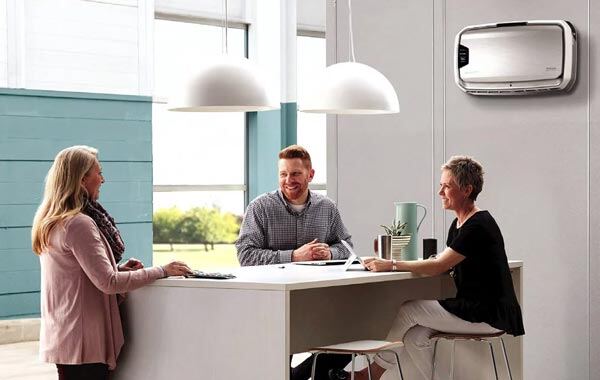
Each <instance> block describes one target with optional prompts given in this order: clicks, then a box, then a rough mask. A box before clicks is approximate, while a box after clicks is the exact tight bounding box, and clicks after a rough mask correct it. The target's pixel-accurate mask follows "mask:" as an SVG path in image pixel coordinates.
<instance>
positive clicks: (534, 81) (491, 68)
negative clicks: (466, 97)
mask: <svg viewBox="0 0 600 380" xmlns="http://www.w3.org/2000/svg"><path fill="white" fill-rule="evenodd" d="M576 74H577V34H576V32H575V28H574V27H573V25H571V23H569V22H568V21H563V20H535V21H520V22H503V23H496V24H483V25H473V26H468V27H466V28H464V29H463V30H461V31H460V32H459V33H458V34H457V35H456V41H455V46H454V79H455V81H456V84H457V85H458V87H460V89H461V90H463V91H465V92H466V93H469V94H472V95H531V94H539V93H546V92H556V91H568V90H569V89H571V88H572V87H573V85H574V84H575V79H576Z"/></svg>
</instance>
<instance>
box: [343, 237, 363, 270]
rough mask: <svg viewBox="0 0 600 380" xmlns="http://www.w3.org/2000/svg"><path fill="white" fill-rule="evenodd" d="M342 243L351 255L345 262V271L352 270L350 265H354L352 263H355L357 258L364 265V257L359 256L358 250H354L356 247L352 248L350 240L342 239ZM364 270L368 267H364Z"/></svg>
mask: <svg viewBox="0 0 600 380" xmlns="http://www.w3.org/2000/svg"><path fill="white" fill-rule="evenodd" d="M342 244H343V245H344V247H346V249H347V250H348V252H350V256H348V259H347V260H346V262H345V263H344V271H348V270H350V267H351V266H352V264H354V261H355V260H357V261H358V262H359V263H360V264H361V265H363V266H364V263H363V261H362V258H361V257H360V256H358V255H357V254H356V252H354V249H352V246H351V245H350V244H348V242H347V241H345V240H342ZM364 270H367V268H364Z"/></svg>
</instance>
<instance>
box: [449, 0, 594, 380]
mask: <svg viewBox="0 0 600 380" xmlns="http://www.w3.org/2000/svg"><path fill="white" fill-rule="evenodd" d="M447 4H448V7H447V12H446V32H447V36H446V38H447V40H446V54H447V57H452V54H453V50H452V48H453V41H454V37H455V35H456V33H457V32H458V31H459V30H460V29H462V28H463V27H464V26H467V25H470V24H479V23H484V22H497V21H506V20H515V19H545V18H550V19H555V18H559V19H567V20H569V21H571V22H573V24H574V25H575V27H576V28H577V30H578V32H579V46H580V54H579V57H580V64H579V82H578V84H577V87H576V88H575V89H574V91H572V92H571V93H569V94H561V95H556V96H536V97H504V98H499V97H476V96H468V95H466V94H465V93H463V92H462V91H460V90H459V89H458V87H457V86H455V85H454V78H453V76H452V75H453V66H452V64H451V63H452V61H450V62H449V63H450V64H447V65H446V70H447V74H446V76H447V83H446V85H447V88H446V89H447V91H446V107H447V109H446V119H445V122H446V139H445V142H446V148H447V155H448V156H450V155H451V154H456V153H465V154H470V155H473V156H475V157H477V158H478V159H479V160H481V161H482V163H483V164H484V167H485V168H486V171H487V178H486V185H485V189H484V192H483V193H482V197H481V200H480V202H479V204H480V206H482V207H483V208H487V209H489V210H490V211H491V212H492V213H493V215H495V216H496V219H497V220H498V223H499V224H500V226H501V228H502V230H503V233H504V237H505V240H506V247H507V253H508V256H509V257H510V258H514V259H517V258H518V259H523V260H524V261H525V268H526V269H525V270H524V279H523V282H524V285H523V291H524V295H525V301H524V305H523V306H524V309H523V310H524V318H525V329H526V333H527V334H526V336H525V339H524V356H525V367H524V378H526V379H528V378H554V379H587V378H588V376H589V375H588V368H589V364H590V362H589V358H588V345H587V344H585V343H586V342H587V341H588V332H589V331H588V323H589V315H588V314H587V313H586V309H587V303H588V284H587V281H588V280H587V270H588V265H587V255H588V253H587V218H586V214H587V207H588V204H587V149H586V147H587V128H588V124H587V94H588V75H587V52H586V49H585V47H586V46H587V2H586V1H573V2H569V3H568V4H566V3H560V2H556V1H554V2H546V1H530V2H527V4H523V2H520V1H504V2H501V3H499V2H496V1H480V2H477V3H474V2H470V1H453V2H452V3H451V6H450V3H449V2H448V3H447ZM550 331H551V332H552V334H551V335H550V334H549V332H550ZM551 336H552V342H561V343H560V344H550V343H551V342H550V340H549V339H550V337H551ZM582 343H584V344H582ZM549 358H556V359H558V358H560V360H548V359H549Z"/></svg>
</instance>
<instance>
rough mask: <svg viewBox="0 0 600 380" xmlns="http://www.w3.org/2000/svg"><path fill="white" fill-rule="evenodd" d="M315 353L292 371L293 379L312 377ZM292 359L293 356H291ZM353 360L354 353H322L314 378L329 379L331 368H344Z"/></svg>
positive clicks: (291, 377) (300, 379)
mask: <svg viewBox="0 0 600 380" xmlns="http://www.w3.org/2000/svg"><path fill="white" fill-rule="evenodd" d="M313 358H314V355H311V356H310V357H309V358H307V359H306V360H305V361H303V362H302V363H300V364H298V366H297V367H295V368H292V369H291V371H290V379H291V380H307V379H308V378H310V374H311V370H312V362H313ZM290 360H291V357H290ZM350 360H352V355H335V354H320V355H319V358H318V359H317V368H316V372H315V378H314V379H312V380H328V379H329V374H328V372H329V370H330V369H332V368H339V369H342V368H344V367H345V366H346V365H348V363H350Z"/></svg>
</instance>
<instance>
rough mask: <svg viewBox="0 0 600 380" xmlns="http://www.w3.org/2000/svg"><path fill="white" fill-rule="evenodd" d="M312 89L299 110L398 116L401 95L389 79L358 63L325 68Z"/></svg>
mask: <svg viewBox="0 0 600 380" xmlns="http://www.w3.org/2000/svg"><path fill="white" fill-rule="evenodd" d="M315 83H316V85H315V86H314V88H313V89H312V90H309V92H308V96H307V100H306V103H305V104H303V105H301V106H300V111H302V112H311V113H328V114H340V115H344V114H345V115H376V114H387V113H398V112H400V107H399V105H398V96H397V95H396V91H395V90H394V87H393V86H392V84H391V83H390V81H388V80H387V78H386V77H385V76H384V75H383V74H381V73H380V72H379V71H377V70H375V69H374V68H372V67H371V66H367V65H364V64H362V63H358V62H343V63H336V64H335V65H331V66H329V67H327V68H326V69H325V71H324V72H323V74H322V75H321V77H320V78H319V79H318V81H316V82H315Z"/></svg>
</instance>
